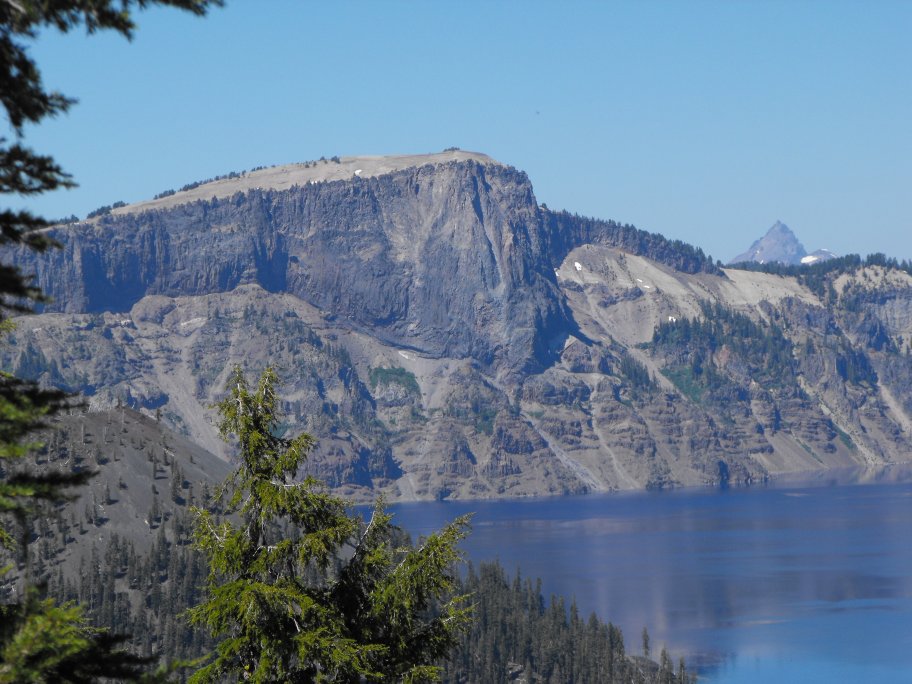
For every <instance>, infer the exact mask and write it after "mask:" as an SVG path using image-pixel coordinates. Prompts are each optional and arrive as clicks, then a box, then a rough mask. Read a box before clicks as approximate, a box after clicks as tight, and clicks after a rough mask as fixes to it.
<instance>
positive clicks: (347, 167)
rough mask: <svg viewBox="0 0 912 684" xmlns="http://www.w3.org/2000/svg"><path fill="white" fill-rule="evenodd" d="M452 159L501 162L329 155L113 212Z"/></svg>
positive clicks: (449, 154)
mask: <svg viewBox="0 0 912 684" xmlns="http://www.w3.org/2000/svg"><path fill="white" fill-rule="evenodd" d="M452 161H475V162H478V163H479V164H499V162H497V161H495V160H494V159H492V158H491V157H489V156H488V155H486V154H481V153H480V152H467V151H463V150H458V149H450V150H446V151H444V152H435V153H431V154H400V155H386V156H360V157H332V158H330V159H327V158H325V157H323V158H321V159H318V160H314V161H309V162H301V163H298V164H284V165H281V166H270V167H266V168H260V169H256V170H252V171H245V172H243V173H239V174H235V173H229V174H225V176H222V177H220V178H219V179H217V180H211V181H203V182H202V183H191V184H190V186H191V187H188V188H187V189H186V190H183V189H182V190H178V191H166V192H164V193H161V194H162V195H163V196H160V197H158V198H156V199H152V200H146V201H144V202H137V203H134V204H128V205H125V206H122V207H117V208H116V209H112V211H111V213H112V214H115V215H117V214H130V213H136V212H141V211H146V210H149V209H164V208H167V207H174V206H177V205H179V204H187V203H188V202H193V201H195V200H209V199H212V198H213V197H216V198H223V197H231V195H233V194H235V193H236V192H248V191H250V190H289V189H291V188H293V187H294V186H298V185H307V184H309V183H321V182H326V181H335V180H350V179H352V178H355V177H361V178H372V177H374V176H382V175H385V174H388V173H393V172H394V171H401V170H403V169H407V168H411V167H418V166H425V165H427V164H441V163H445V162H452Z"/></svg>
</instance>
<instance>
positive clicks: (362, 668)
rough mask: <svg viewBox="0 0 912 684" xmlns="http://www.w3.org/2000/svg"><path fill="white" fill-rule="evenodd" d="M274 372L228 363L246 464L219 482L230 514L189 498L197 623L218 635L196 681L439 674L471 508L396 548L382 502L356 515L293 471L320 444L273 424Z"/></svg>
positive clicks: (224, 406)
mask: <svg viewBox="0 0 912 684" xmlns="http://www.w3.org/2000/svg"><path fill="white" fill-rule="evenodd" d="M276 380H277V378H276V374H275V372H274V371H273V370H272V369H267V370H266V371H265V372H264V373H263V375H262V377H261V378H260V380H259V382H258V384H257V386H256V387H255V388H251V387H249V386H248V384H247V382H246V380H245V378H244V375H243V373H242V372H241V370H240V369H239V368H238V369H235V372H234V376H233V378H232V379H231V381H230V385H229V395H228V396H227V397H226V398H225V399H224V400H223V401H222V402H221V403H220V404H219V405H218V410H219V413H220V415H221V423H220V425H219V428H220V431H221V433H222V435H223V436H224V437H225V438H228V437H229V436H231V435H234V436H236V438H237V441H238V445H239V462H240V464H239V467H238V469H237V470H236V471H235V472H234V474H233V475H232V476H231V477H229V479H228V480H227V481H226V482H225V483H224V485H223V487H222V491H221V495H222V499H223V500H224V502H225V510H224V511H223V512H224V513H225V514H226V516H231V517H225V518H222V519H221V520H219V519H216V518H215V517H214V516H213V515H212V514H210V513H209V512H207V511H204V510H201V509H196V515H197V526H196V540H197V544H198V546H199V547H200V548H201V549H202V550H203V551H204V552H205V553H206V555H207V556H208V559H209V567H210V576H209V579H208V600H207V601H206V602H204V603H203V604H202V605H200V606H198V607H196V608H194V609H193V610H192V611H191V620H192V621H193V622H194V623H196V624H198V625H205V626H206V627H208V628H209V629H210V630H211V631H212V633H213V634H214V635H215V636H216V637H220V638H221V641H220V643H219V645H218V648H217V652H216V653H215V654H214V655H213V659H212V661H211V662H210V663H209V664H207V665H206V666H205V667H203V668H202V669H201V670H199V671H198V672H197V673H196V674H195V675H194V676H193V677H192V679H191V681H193V682H197V683H199V682H213V681H221V680H223V679H224V678H226V677H227V678H241V679H244V680H247V681H252V682H277V681H282V682H319V681H335V682H358V681H380V680H383V681H404V682H417V681H426V680H432V679H435V678H436V677H437V675H438V668H437V667H435V665H434V663H435V662H437V661H439V659H440V658H441V657H442V656H444V655H445V654H446V653H447V652H448V650H449V649H450V648H451V646H452V645H453V644H454V641H455V637H456V636H457V634H458V632H459V630H460V629H461V628H462V627H463V626H464V625H465V624H466V622H467V620H468V609H467V608H466V607H464V597H457V598H455V599H451V600H449V601H447V602H444V603H442V605H441V604H438V600H440V599H441V598H442V597H444V596H446V595H447V594H448V593H449V592H450V591H451V590H452V588H453V587H454V586H455V579H456V578H455V577H454V576H453V574H451V573H452V572H453V564H454V563H455V562H456V561H457V560H459V558H460V553H459V551H458V549H457V543H458V542H459V540H460V539H462V538H463V537H464V536H465V534H466V530H467V527H468V519H467V518H458V519H457V520H455V521H454V522H452V523H451V524H450V525H448V526H446V527H445V528H444V529H443V530H442V531H441V532H439V533H436V534H433V535H431V536H430V537H429V538H428V539H426V540H424V541H423V543H421V544H420V546H418V547H408V548H401V547H399V546H397V544H396V542H395V539H396V534H395V528H394V527H393V526H392V524H391V516H390V515H388V514H387V513H385V512H384V509H383V505H382V502H381V503H378V504H377V505H376V506H375V508H374V511H373V514H372V516H371V518H370V521H369V522H368V524H367V525H366V526H364V525H363V524H362V522H361V520H360V518H357V517H353V516H352V515H350V513H349V509H348V505H347V504H346V502H345V501H344V500H343V499H341V498H339V497H337V496H334V495H332V494H330V493H328V492H327V491H326V490H325V487H324V486H323V485H322V483H320V482H319V481H317V480H315V479H314V478H311V477H308V478H306V479H304V480H301V481H296V475H297V474H298V472H299V471H300V469H301V467H302V465H303V464H304V462H305V460H306V458H307V455H308V453H309V452H310V450H311V449H312V448H313V445H314V442H313V439H312V438H311V437H310V436H309V435H306V434H303V435H300V436H298V437H296V438H294V439H286V438H284V437H281V436H279V435H278V434H277V429H278V416H277V413H276V410H277V407H278V398H277V396H276V390H275V387H276Z"/></svg>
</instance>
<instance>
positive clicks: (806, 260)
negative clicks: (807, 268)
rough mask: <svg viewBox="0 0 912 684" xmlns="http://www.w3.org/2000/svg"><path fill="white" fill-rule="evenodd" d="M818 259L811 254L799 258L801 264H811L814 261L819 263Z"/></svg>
mask: <svg viewBox="0 0 912 684" xmlns="http://www.w3.org/2000/svg"><path fill="white" fill-rule="evenodd" d="M819 260H820V257H818V256H814V255H813V254H808V255H807V256H806V257H801V263H802V264H813V263H814V262H815V261H819Z"/></svg>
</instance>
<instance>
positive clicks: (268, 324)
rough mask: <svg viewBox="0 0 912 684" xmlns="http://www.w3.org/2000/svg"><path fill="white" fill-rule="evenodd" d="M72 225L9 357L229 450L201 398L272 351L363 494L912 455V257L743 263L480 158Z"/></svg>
mask: <svg viewBox="0 0 912 684" xmlns="http://www.w3.org/2000/svg"><path fill="white" fill-rule="evenodd" d="M53 236H54V237H55V238H56V239H57V240H58V241H59V242H60V243H61V244H62V248H61V249H60V250H57V251H54V252H51V253H48V254H45V255H34V254H31V253H26V252H17V253H13V254H12V255H11V258H13V259H15V260H16V263H17V264H18V265H19V266H20V267H21V268H23V270H25V271H27V272H34V273H36V276H37V282H38V284H39V285H40V286H41V287H42V288H43V289H44V290H45V291H46V292H48V293H49V294H50V295H51V296H52V297H53V303H52V304H50V305H48V307H47V308H46V309H45V311H43V312H42V313H41V314H40V315H36V316H29V317H24V318H22V319H20V320H19V327H18V329H17V331H16V332H15V333H14V334H13V339H12V344H11V345H9V346H7V348H5V349H4V350H3V352H2V358H0V360H2V362H3V363H4V365H5V367H6V368H8V369H9V370H12V371H15V372H17V373H19V374H21V375H25V376H28V377H34V378H39V379H41V380H42V381H43V382H46V383H49V384H54V385H58V386H62V387H66V388H68V389H71V390H73V391H79V392H83V393H84V394H86V395H87V396H88V397H89V399H90V402H91V403H92V404H93V405H94V406H97V407H105V406H110V405H111V404H113V403H115V402H117V401H124V402H126V403H127V404H128V405H130V406H133V407H135V408H138V409H140V410H143V411H146V412H148V413H154V412H157V413H158V414H159V415H160V416H161V417H162V420H163V421H164V422H166V423H168V424H170V425H171V426H173V427H175V428H176V429H178V430H180V431H182V432H183V433H185V434H186V435H188V436H190V437H191V438H192V439H194V440H195V441H197V442H198V443H199V444H201V445H202V446H204V447H205V448H207V449H209V450H211V451H213V452H216V453H220V454H223V455H230V454H228V453H227V452H226V451H225V448H224V447H223V446H222V445H221V443H220V442H219V440H218V439H217V438H216V435H215V430H214V427H213V423H212V415H211V411H210V409H208V408H207V407H208V406H209V405H210V404H211V403H212V401H213V400H214V399H215V398H216V397H217V396H219V393H220V392H221V391H222V388H223V385H224V381H225V379H226V377H227V374H228V372H229V370H230V368H231V367H232V366H233V365H234V364H236V363H241V364H242V365H244V366H245V367H248V368H249V369H250V370H251V372H253V371H256V370H257V369H260V368H262V367H263V366H264V365H265V364H267V363H272V364H274V365H275V366H277V368H278V370H279V371H280V373H281V375H282V378H283V380H284V382H285V387H284V390H285V391H284V394H285V397H286V402H285V406H284V409H285V411H286V413H287V415H288V423H287V426H286V427H287V429H289V430H291V431H297V430H301V429H306V430H309V431H311V432H313V433H314V434H315V435H316V436H317V437H318V438H319V440H320V443H319V447H318V449H317V451H316V453H315V454H314V456H313V458H312V460H311V464H310V467H311V469H312V471H313V472H315V473H317V474H318V475H320V476H321V477H324V478H325V479H327V481H329V482H330V483H331V484H332V485H333V486H336V487H338V488H340V489H342V490H343V491H345V492H347V493H348V494H350V495H352V496H355V497H359V496H364V497H367V496H370V493H371V492H372V491H373V490H378V489H379V490H383V491H385V492H387V493H388V494H389V496H391V497H392V498H400V499H416V498H431V497H436V498H446V497H486V496H518V495H537V494H557V493H573V492H584V491H599V490H607V489H615V488H631V487H643V486H656V487H660V486H676V485H690V484H698V483H718V482H720V481H728V482H734V481H750V480H756V479H758V478H764V477H766V476H768V475H769V474H774V473H778V472H786V471H794V470H809V469H820V468H831V467H837V466H843V465H853V464H861V463H878V464H880V463H885V462H892V461H897V460H904V459H906V458H908V455H909V454H910V447H912V418H910V416H912V377H910V373H912V371H910V363H909V360H908V354H909V344H910V341H912V277H910V276H909V275H908V273H906V272H905V271H904V270H902V269H901V268H898V267H897V266H896V265H891V264H886V265H876V264H865V263H862V262H859V263H854V264H853V265H851V266H845V265H844V264H843V262H840V265H837V266H832V267H828V268H831V270H829V271H821V273H822V274H823V275H821V276H820V277H819V278H817V279H815V280H813V282H811V281H804V280H802V278H801V277H797V276H794V275H792V276H782V275H776V274H772V273H759V272H751V271H743V270H732V269H726V270H723V269H721V268H719V267H718V266H716V265H715V264H714V263H713V262H712V260H711V259H709V258H708V257H706V256H705V255H704V254H703V253H702V252H701V251H700V250H699V249H695V248H693V247H690V246H688V245H684V244H682V243H678V242H673V241H669V240H666V239H664V238H663V237H662V236H659V235H654V234H649V233H646V232H644V231H640V230H637V229H636V228H634V227H633V226H629V225H621V224H617V223H614V222H611V221H599V220H593V219H586V218H582V217H579V216H575V215H571V214H568V213H565V212H552V211H549V210H547V209H546V208H544V207H542V206H539V205H538V203H537V201H536V199H535V196H534V193H533V190H532V186H531V184H530V182H529V179H528V178H527V176H526V175H525V174H523V173H522V172H520V171H517V170H516V169H513V168H511V167H508V166H505V165H502V164H499V163H497V162H495V161H493V160H491V159H489V158H487V157H484V156H483V155H476V154H472V153H462V152H451V153H446V154H441V155H431V156H427V157H407V158H405V157H399V158H344V159H341V160H339V161H337V162H333V161H326V162H322V163H313V164H312V165H311V164H310V163H308V164H307V165H296V166H294V167H280V168H277V169H268V170H262V171H258V172H254V173H252V174H243V175H241V176H240V177H238V178H236V179H228V180H221V181H217V182H214V183H210V184H202V185H199V186H196V187H194V188H192V189H191V190H188V191H185V192H178V193H174V194H169V195H167V196H166V197H165V198H163V199H161V200H156V201H152V202H149V203H143V204H141V205H134V206H128V207H124V208H120V209H117V210H115V211H114V212H111V213H108V214H104V215H102V216H100V217H97V218H95V219H93V220H92V221H89V222H82V223H77V224H72V225H68V226H61V227H58V228H56V229H54V232H53ZM828 263H830V262H828ZM815 268H817V267H815Z"/></svg>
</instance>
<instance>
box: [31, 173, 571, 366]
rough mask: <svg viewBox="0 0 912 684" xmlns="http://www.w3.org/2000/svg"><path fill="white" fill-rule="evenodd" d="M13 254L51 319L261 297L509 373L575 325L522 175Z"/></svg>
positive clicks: (313, 189)
mask: <svg viewBox="0 0 912 684" xmlns="http://www.w3.org/2000/svg"><path fill="white" fill-rule="evenodd" d="M53 236H54V237H55V238H56V239H57V240H59V241H60V242H61V243H63V245H64V247H63V249H62V250H59V251H56V252H53V253H52V254H50V255H48V256H35V255H28V254H24V253H23V254H20V258H21V259H22V263H23V267H24V268H25V270H33V269H34V270H37V272H38V274H39V275H38V282H39V284H40V286H41V287H42V289H43V290H44V291H45V292H46V293H48V294H49V295H51V297H52V298H53V301H54V303H53V304H52V305H51V306H50V307H49V309H48V310H49V311H63V312H67V313H81V312H102V311H129V309H130V308H131V307H132V306H133V305H134V304H135V303H136V302H138V301H139V300H140V299H142V298H143V297H145V296H148V295H165V296H169V297H184V296H197V295H204V294H211V293H216V292H228V291H231V290H233V289H234V288H236V287H238V286H240V285H246V284H257V285H259V286H260V287H262V288H263V289H265V290H267V291H270V292H287V293H289V294H292V295H294V296H296V297H298V298H300V299H301V300H303V301H305V302H307V303H309V304H311V305H313V306H315V307H317V308H319V309H320V310H321V311H323V312H324V313H325V314H327V315H329V316H334V317H336V318H338V319H340V320H345V321H347V325H350V326H351V327H352V328H356V329H361V330H370V331H371V333H372V334H373V335H375V336H376V337H377V338H378V339H379V340H381V341H383V342H384V343H387V344H392V345H397V346H406V347H411V348H413V349H415V350H416V351H419V352H421V353H423V354H428V355H431V356H436V357H441V356H452V357H471V358H474V359H477V360H478V361H480V362H481V363H484V364H486V365H490V364H496V365H497V366H498V367H502V366H503V367H507V368H518V369H523V368H526V369H528V368H532V367H535V366H543V365H546V364H548V363H549V362H550V361H551V360H552V359H553V351H552V349H551V345H552V342H553V340H554V338H556V337H558V336H559V334H560V333H561V331H563V330H565V329H568V328H570V327H571V326H572V318H571V316H570V314H569V312H568V311H567V310H566V308H565V307H564V306H563V302H562V299H561V297H560V294H559V291H558V288H557V285H556V282H555V279H554V274H553V269H552V267H551V263H550V259H549V256H548V254H547V253H546V251H545V249H544V247H545V245H546V243H547V236H546V234H545V229H544V228H543V225H542V221H541V217H540V214H539V211H538V208H537V206H536V204H535V200H534V196H533V194H532V187H531V185H530V183H529V180H528V178H527V177H526V176H525V174H522V173H520V172H518V171H515V170H514V169H510V168H508V167H504V166H500V165H494V164H491V165H483V164H480V163H477V162H471V161H470V162H463V163H455V162H451V163H449V164H443V165H438V166H423V167H415V168H410V169H406V170H404V171H399V172H396V173H392V174H388V175H383V176H379V177H375V178H367V179H362V178H360V177H357V176H355V177H353V178H352V179H351V180H350V181H336V182H320V183H312V184H308V185H307V186H304V187H295V188H292V189H291V190H288V191H284V192H276V191H270V190H253V191H250V192H248V193H246V194H240V193H238V194H236V195H234V196H233V197H230V198H226V199H213V200H210V201H204V200H198V201H195V202H193V203H190V204H186V205H181V206H177V207H175V208H172V209H165V210H152V211H145V212H142V213H139V214H124V215H120V216H104V217H102V218H101V219H100V220H99V221H98V222H96V223H94V224H78V225H76V226H70V227H67V228H65V229H62V230H58V231H55V232H54V234H53Z"/></svg>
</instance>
